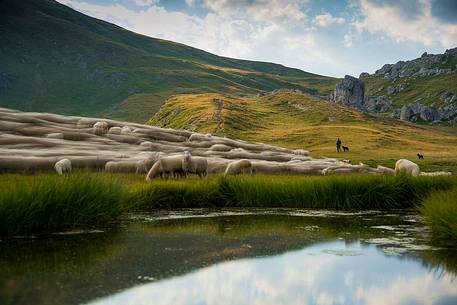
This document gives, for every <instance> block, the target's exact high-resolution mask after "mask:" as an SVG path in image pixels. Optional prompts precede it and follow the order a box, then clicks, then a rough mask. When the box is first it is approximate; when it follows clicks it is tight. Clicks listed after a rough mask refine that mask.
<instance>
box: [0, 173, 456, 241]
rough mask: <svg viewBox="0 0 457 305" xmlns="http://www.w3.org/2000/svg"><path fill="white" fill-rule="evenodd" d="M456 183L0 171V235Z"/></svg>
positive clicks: (343, 199)
mask: <svg viewBox="0 0 457 305" xmlns="http://www.w3.org/2000/svg"><path fill="white" fill-rule="evenodd" d="M455 186H457V179H456V178H455V177H419V178H412V177H407V176H400V177H393V176H368V175H348V176H316V177H306V176H261V175H259V176H235V177H227V178H223V177H222V176H219V175H212V176H209V177H208V178H205V179H199V178H193V177H192V178H189V179H185V180H173V179H168V180H161V179H157V180H153V181H152V182H150V183H147V182H145V181H144V177H143V176H142V175H133V174H111V175H110V174H105V173H96V172H85V171H82V172H75V173H73V174H71V175H66V176H58V175H56V174H54V173H52V174H51V173H42V174H36V175H22V174H14V175H1V176H0V236H8V235H17V234H24V233H25V234H27V233H39V232H48V231H56V230H66V229H73V228H88V227H89V228H90V227H97V226H100V225H105V224H107V223H109V222H112V221H115V220H116V219H117V218H118V217H119V216H120V215H122V214H123V213H125V212H127V211H134V210H136V211H141V210H154V209H177V208H203V207H205V208H217V207H287V208H313V209H335V210H367V209H410V208H414V207H415V206H416V205H418V204H420V203H421V200H422V199H423V198H426V197H427V196H428V195H430V194H433V193H434V192H436V191H449V190H451V189H452V188H453V187H455ZM449 206H450V207H451V208H452V206H451V205H449ZM424 214H426V215H427V213H425V212H424ZM432 227H433V226H432Z"/></svg>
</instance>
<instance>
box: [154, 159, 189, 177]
mask: <svg viewBox="0 0 457 305" xmlns="http://www.w3.org/2000/svg"><path fill="white" fill-rule="evenodd" d="M183 159H184V157H183V156H169V157H162V158H160V159H159V160H158V161H157V162H156V163H154V165H153V166H152V167H151V169H150V170H149V172H148V174H147V175H146V181H150V180H151V179H153V178H155V177H157V176H159V175H162V176H164V175H166V174H169V175H170V176H171V177H177V175H181V173H182V172H183V170H182V162H183Z"/></svg>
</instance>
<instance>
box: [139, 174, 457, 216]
mask: <svg viewBox="0 0 457 305" xmlns="http://www.w3.org/2000/svg"><path fill="white" fill-rule="evenodd" d="M456 182H457V180H456V179H454V178H449V177H435V178H430V177H421V178H419V179H417V178H411V177H406V176H405V177H390V176H366V175H365V176H360V175H350V176H327V177H304V176H253V177H246V176H238V177H229V178H222V177H212V178H210V179H207V180H201V181H200V180H193V179H191V180H185V181H171V180H168V181H167V180H165V181H155V182H153V183H150V184H138V185H135V186H134V189H135V191H134V195H133V196H134V197H135V199H134V202H135V203H136V204H137V207H139V208H141V209H154V208H190V207H289V208H315V209H401V208H412V207H413V206H414V205H415V204H417V203H419V202H420V200H421V198H424V196H427V195H428V194H429V193H431V192H433V191H436V190H447V189H450V188H451V187H452V186H453V185H455V184H456Z"/></svg>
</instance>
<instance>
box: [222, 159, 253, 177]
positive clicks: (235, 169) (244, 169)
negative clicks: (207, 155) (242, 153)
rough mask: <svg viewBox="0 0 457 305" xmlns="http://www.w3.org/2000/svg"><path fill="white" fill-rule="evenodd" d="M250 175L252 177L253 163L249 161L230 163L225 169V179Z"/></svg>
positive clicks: (242, 160)
mask: <svg viewBox="0 0 457 305" xmlns="http://www.w3.org/2000/svg"><path fill="white" fill-rule="evenodd" d="M239 174H249V175H252V163H251V161H249V160H246V159H241V160H238V161H233V162H230V163H229V164H228V165H227V168H226V169H225V173H224V177H225V176H227V175H239Z"/></svg>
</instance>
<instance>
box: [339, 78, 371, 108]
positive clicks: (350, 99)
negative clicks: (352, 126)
mask: <svg viewBox="0 0 457 305" xmlns="http://www.w3.org/2000/svg"><path fill="white" fill-rule="evenodd" d="M364 97H365V83H364V82H363V81H362V80H360V79H358V78H355V77H353V76H350V75H346V76H344V79H342V80H341V82H340V83H339V84H337V85H336V88H335V91H334V93H333V96H332V100H333V101H334V102H335V103H337V104H341V105H344V106H349V107H354V108H359V109H362V108H363V104H364Z"/></svg>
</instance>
